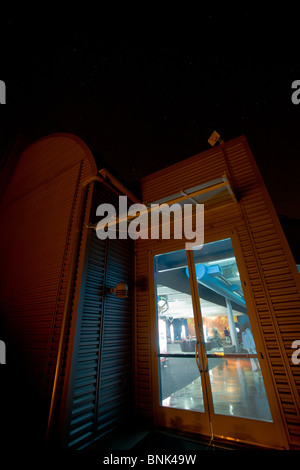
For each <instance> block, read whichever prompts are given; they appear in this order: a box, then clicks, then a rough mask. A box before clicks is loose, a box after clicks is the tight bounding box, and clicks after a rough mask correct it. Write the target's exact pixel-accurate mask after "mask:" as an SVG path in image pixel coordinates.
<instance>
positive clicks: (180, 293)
mask: <svg viewBox="0 0 300 470" xmlns="http://www.w3.org/2000/svg"><path fill="white" fill-rule="evenodd" d="M186 270H188V267H187V257H186V251H185V250H181V251H177V252H173V253H167V254H163V255H158V256H155V285H156V310H157V312H156V314H157V315H156V319H157V320H156V321H157V332H158V341H159V345H158V351H159V352H158V365H159V366H158V367H159V401H160V405H161V406H163V407H169V408H177V409H184V410H193V411H198V412H204V411H205V410H204V400H203V391H202V384H201V376H200V371H201V369H202V365H201V363H202V361H201V358H200V357H199V355H198V346H199V337H198V332H197V330H196V326H195V318H194V309H193V302H192V296H191V289H190V281H189V277H188V276H187V274H186V272H187V271H186Z"/></svg>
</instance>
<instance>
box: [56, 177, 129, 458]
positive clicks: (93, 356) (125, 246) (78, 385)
mask: <svg viewBox="0 0 300 470" xmlns="http://www.w3.org/2000/svg"><path fill="white" fill-rule="evenodd" d="M115 198H116V195H115V194H112V193H111V191H109V190H108V189H107V188H106V187H105V186H103V185H97V186H96V188H95V193H94V203H93V208H92V212H91V218H92V219H93V217H94V213H95V209H96V207H97V205H98V204H99V203H104V202H108V201H114V202H115ZM82 253H83V254H84V253H85V254H84V268H83V272H82V275H81V276H80V279H82V282H81V285H79V284H78V286H77V289H79V290H80V297H79V301H78V304H76V303H75V304H74V307H73V309H74V308H77V309H78V313H77V312H75V311H74V313H73V327H74V328H76V333H75V339H74V344H73V353H72V357H71V363H72V366H71V374H70V380H69V385H68V390H69V392H68V403H67V409H66V416H65V422H66V424H65V430H64V434H65V442H66V445H67V446H68V447H69V448H72V449H73V448H74V449H75V448H76V449H81V448H84V447H86V446H87V445H88V444H89V443H91V442H92V441H93V440H95V439H99V438H100V437H101V436H104V435H105V434H106V433H108V432H111V431H112V430H113V429H114V428H115V427H116V425H117V424H118V422H120V420H122V418H124V415H126V414H128V413H130V409H131V406H130V404H131V401H132V393H131V389H132V291H133V284H132V272H131V270H132V264H133V245H132V242H131V241H127V240H120V241H119V240H107V241H102V240H99V239H98V238H97V236H96V234H95V231H92V230H90V231H89V235H88V242H87V245H86V246H84V245H82V247H81V255H80V256H82ZM121 281H122V282H127V283H128V285H129V288H130V296H129V297H128V298H127V299H120V298H116V297H115V296H113V295H110V294H108V293H107V288H108V287H115V285H116V284H117V283H118V282H121ZM74 322H75V323H76V325H75V324H74Z"/></svg>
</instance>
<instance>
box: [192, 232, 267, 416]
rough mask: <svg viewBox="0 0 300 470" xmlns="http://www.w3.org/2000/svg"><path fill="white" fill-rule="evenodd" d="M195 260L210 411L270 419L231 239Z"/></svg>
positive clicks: (197, 252) (210, 246)
mask: <svg viewBox="0 0 300 470" xmlns="http://www.w3.org/2000/svg"><path fill="white" fill-rule="evenodd" d="M194 260H195V269H196V278H197V285H198V293H199V298H200V307H201V314H202V322H203V336H204V341H205V350H206V353H207V365H208V371H209V378H210V383H211V391H212V399H213V406H214V412H215V413H218V414H225V415H232V416H238V417H243V418H252V419H260V420H264V421H272V416H271V412H270V408H269V404H268V399H267V395H266V390H265V386H264V382H263V378H262V373H261V369H260V365H259V361H258V356H257V352H256V346H255V341H254V338H253V334H252V330H251V326H250V320H249V316H248V312H247V307H246V302H245V298H244V293H243V289H242V285H241V281H240V274H239V271H238V267H237V263H236V259H235V256H234V252H233V247H232V243H231V240H230V239H226V240H221V241H218V242H214V243H209V244H206V245H204V246H203V248H202V249H201V250H195V251H194ZM186 273H187V275H188V271H186Z"/></svg>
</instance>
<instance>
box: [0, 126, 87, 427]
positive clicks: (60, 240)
mask: <svg viewBox="0 0 300 470" xmlns="http://www.w3.org/2000/svg"><path fill="white" fill-rule="evenodd" d="M95 171H96V166H95V163H94V161H93V158H92V156H91V153H90V151H89V150H88V149H87V147H86V146H85V144H84V143H83V142H81V141H80V139H77V138H76V137H75V136H71V135H69V134H58V135H53V136H49V137H46V138H44V139H41V140H40V141H37V142H35V143H34V144H32V145H30V146H29V147H28V148H27V149H25V150H24V151H23V153H22V154H21V156H20V159H19V162H18V165H17V167H16V170H15V172H14V174H13V176H12V179H11V181H10V184H9V186H8V188H7V190H6V193H5V195H4V197H3V199H2V201H1V207H0V223H1V227H2V230H1V232H0V257H1V273H0V276H1V278H0V309H1V322H2V324H3V328H4V331H5V332H6V335H7V336H8V337H9V341H10V342H11V344H10V346H9V350H10V351H13V357H12V355H10V358H11V359H13V361H15V364H14V366H15V367H16V375H17V370H20V361H19V358H20V357H22V371H24V373H26V379H27V385H28V387H27V388H28V394H29V395H30V396H31V400H32V401H33V402H34V404H35V405H36V404H37V403H41V402H42V403H44V405H43V412H42V411H41V409H40V408H38V407H37V406H35V408H34V409H36V410H37V414H43V413H44V414H45V416H44V417H43V419H44V421H45V422H46V420H47V413H48V412H49V400H50V397H51V392H52V386H53V380H54V373H55V366H56V358H57V349H58V342H59V337H60V330H61V324H62V313H63V309H64V304H65V296H66V286H67V283H68V279H69V276H70V256H71V252H72V247H73V240H74V227H75V223H76V220H77V218H78V210H79V200H80V194H81V185H82V183H83V181H84V180H85V179H86V178H88V177H90V176H91V175H92V174H95ZM3 228H5V229H4V230H3ZM11 366H12V367H14V366H13V365H12V364H11ZM22 399H23V398H22V397H21V396H20V400H22ZM25 408H26V406H24V409H25ZM37 408H38V409H37ZM44 421H43V422H44ZM44 424H45V423H44ZM43 430H44V431H45V429H44V428H43Z"/></svg>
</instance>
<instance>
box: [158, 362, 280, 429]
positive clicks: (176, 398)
mask: <svg viewBox="0 0 300 470" xmlns="http://www.w3.org/2000/svg"><path fill="white" fill-rule="evenodd" d="M215 360H216V359H209V361H210V362H209V377H210V383H211V390H212V397H213V406H214V412H215V413H217V414H222V415H227V416H236V417H241V418H250V419H258V420H261V421H270V422H271V421H272V416H271V412H270V408H269V404H268V399H267V396H266V391H265V387H264V383H263V378H262V374H261V371H260V369H259V368H258V369H257V364H255V363H254V361H253V360H251V359H235V358H234V359H231V358H230V359H226V360H224V361H222V362H218V363H217V365H216V366H215V367H214V363H213V361H215ZM251 361H252V362H251ZM162 405H163V406H167V407H172V408H180V409H186V410H195V411H202V412H203V411H204V402H203V395H202V388H201V381H200V378H197V379H196V380H193V381H192V382H191V383H190V384H188V385H187V386H185V387H183V388H181V389H180V390H177V391H176V392H174V393H173V394H172V395H171V396H169V397H168V398H166V399H165V400H163V401H162Z"/></svg>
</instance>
